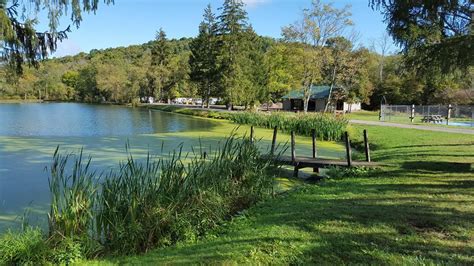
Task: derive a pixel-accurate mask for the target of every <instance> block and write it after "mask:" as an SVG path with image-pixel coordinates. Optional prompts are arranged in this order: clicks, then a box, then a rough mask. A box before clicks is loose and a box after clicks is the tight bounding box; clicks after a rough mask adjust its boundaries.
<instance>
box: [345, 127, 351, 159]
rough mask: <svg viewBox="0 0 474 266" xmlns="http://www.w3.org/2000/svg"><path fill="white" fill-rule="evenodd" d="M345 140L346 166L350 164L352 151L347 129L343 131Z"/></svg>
mask: <svg viewBox="0 0 474 266" xmlns="http://www.w3.org/2000/svg"><path fill="white" fill-rule="evenodd" d="M344 136H345V140H346V159H347V166H348V167H351V166H352V151H351V140H350V139H349V133H347V131H346V132H345V133H344Z"/></svg>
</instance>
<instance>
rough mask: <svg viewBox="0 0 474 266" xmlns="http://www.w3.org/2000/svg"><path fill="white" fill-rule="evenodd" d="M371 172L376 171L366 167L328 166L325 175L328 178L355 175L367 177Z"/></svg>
mask: <svg viewBox="0 0 474 266" xmlns="http://www.w3.org/2000/svg"><path fill="white" fill-rule="evenodd" d="M373 173H376V170H375V169H371V168H367V167H351V168H345V167H330V168H329V169H328V170H327V171H326V175H327V176H328V177H329V178H335V179H337V178H355V177H369V176H371V175H372V174H373Z"/></svg>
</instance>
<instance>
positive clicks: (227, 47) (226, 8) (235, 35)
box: [218, 0, 251, 109]
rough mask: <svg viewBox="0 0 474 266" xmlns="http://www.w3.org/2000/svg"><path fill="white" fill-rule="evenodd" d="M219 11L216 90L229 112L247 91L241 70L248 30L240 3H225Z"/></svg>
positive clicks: (231, 0) (237, 0)
mask: <svg viewBox="0 0 474 266" xmlns="http://www.w3.org/2000/svg"><path fill="white" fill-rule="evenodd" d="M220 10H221V12H222V13H221V15H220V16H219V17H218V21H219V37H220V49H219V51H220V54H219V64H220V86H221V88H222V96H223V97H224V100H225V101H226V104H227V107H228V108H229V109H232V107H233V105H234V104H238V103H239V102H241V101H242V97H243V96H244V95H245V93H246V91H245V90H246V89H249V88H250V87H251V86H249V84H250V81H249V80H248V77H247V76H245V74H244V69H243V68H244V64H245V62H244V61H245V57H246V56H247V52H248V45H247V44H246V43H245V42H246V41H247V39H246V38H245V37H244V35H245V33H246V31H247V30H248V29H249V26H248V22H247V21H248V18H247V12H246V11H245V9H244V3H243V2H242V1H241V0H225V1H224V5H223V6H222V7H221V8H220Z"/></svg>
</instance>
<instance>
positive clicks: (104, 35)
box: [40, 0, 386, 56]
mask: <svg viewBox="0 0 474 266" xmlns="http://www.w3.org/2000/svg"><path fill="white" fill-rule="evenodd" d="M244 2H246V3H247V11H248V13H249V20H250V23H251V24H252V25H253V27H254V28H255V30H256V32H257V33H258V34H260V35H264V36H271V37H280V33H281V27H282V26H285V25H288V24H290V23H292V22H294V21H295V20H297V19H298V18H299V17H300V16H301V12H302V9H303V8H305V7H309V6H310V3H311V0H244ZM326 2H328V1H326ZM208 3H211V5H212V7H213V8H214V9H215V11H217V10H216V9H217V8H218V7H220V6H221V5H222V3H223V0H115V5H111V6H105V5H101V6H100V8H99V10H98V11H97V14H96V15H93V14H89V15H84V21H83V22H82V24H81V26H80V28H79V29H76V28H73V32H72V33H70V34H69V39H68V40H66V41H64V42H63V43H62V44H60V45H59V48H58V51H57V53H56V54H55V56H63V55H70V54H76V53H78V52H81V51H83V52H88V51H90V50H91V49H103V48H109V47H118V46H128V45H131V44H141V43H145V42H148V41H149V40H151V39H153V38H154V36H155V32H156V31H157V30H158V29H159V28H160V27H163V29H164V30H165V31H166V32H167V34H168V37H170V38H181V37H193V36H196V34H197V31H198V25H199V23H200V21H201V20H202V13H203V10H204V8H205V7H206V5H207V4H208ZM334 3H335V4H334V5H335V6H337V7H342V6H344V5H346V4H350V5H352V14H353V18H352V19H353V21H354V23H355V27H356V30H357V31H358V32H359V33H360V35H361V36H360V37H361V38H360V42H361V43H362V44H363V45H365V46H370V45H371V44H372V42H373V41H374V40H376V39H378V38H380V37H381V36H382V35H383V34H384V32H385V28H386V26H385V24H384V23H383V17H382V16H381V15H380V13H379V12H377V11H373V10H372V9H371V8H369V7H368V0H353V1H348V0H338V1H334ZM45 22H46V21H45V20H42V23H45ZM69 23H70V21H69V20H67V19H63V21H62V26H63V27H66V26H67V25H68V24H69ZM44 25H45V24H41V25H40V27H41V26H44Z"/></svg>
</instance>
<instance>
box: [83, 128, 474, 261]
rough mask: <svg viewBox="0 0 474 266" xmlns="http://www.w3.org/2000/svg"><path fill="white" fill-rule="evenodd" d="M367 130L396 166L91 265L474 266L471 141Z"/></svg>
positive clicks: (310, 188) (382, 156)
mask: <svg viewBox="0 0 474 266" xmlns="http://www.w3.org/2000/svg"><path fill="white" fill-rule="evenodd" d="M355 127H356V129H358V130H361V129H362V127H359V126H355ZM366 128H367V129H368V130H369V136H370V139H371V142H372V148H373V154H372V155H373V159H374V160H375V161H379V162H385V163H389V164H391V165H392V166H390V167H386V168H384V169H383V170H382V171H376V172H372V173H370V176H366V177H359V178H344V179H329V180H325V181H324V182H320V183H315V184H306V185H303V186H299V187H298V188H297V189H294V190H292V191H291V192H288V193H285V194H282V195H280V196H278V197H277V198H275V199H270V200H267V201H265V202H263V203H260V204H258V205H257V206H255V207H253V208H251V209H249V210H247V211H245V212H244V213H242V214H241V215H240V216H239V217H237V218H235V219H233V220H232V221H231V222H229V223H227V224H225V225H224V226H222V227H220V228H219V229H218V230H216V231H213V232H212V233H211V234H209V235H208V236H207V237H205V238H203V239H201V240H199V241H196V242H192V243H181V244H179V245H177V246H175V247H168V248H162V249H157V250H154V251H152V252H149V253H147V254H145V255H142V256H132V257H118V258H110V259H107V260H102V261H89V262H87V263H88V264H91V263H92V264H93V263H97V264H101V265H102V264H123V263H129V264H201V263H210V264H213V263H219V264H239V263H247V264H258V263H262V264H267V263H271V264H289V263H299V264H309V263H312V264H314V263H316V264H358V263H359V264H360V263H362V264H402V265H403V264H409V265H411V264H415V265H427V264H428V265H429V264H457V265H459V264H465V265H472V264H473V263H474V224H473V223H474V222H473V221H474V181H473V177H474V172H473V165H472V164H473V162H474V142H473V139H472V136H469V135H460V134H449V133H440V132H426V131H418V130H409V129H394V128H385V127H375V126H374V127H366ZM356 137H357V136H354V138H356ZM356 140H357V139H356Z"/></svg>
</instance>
